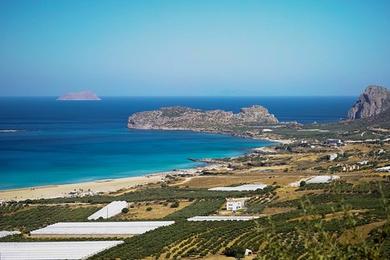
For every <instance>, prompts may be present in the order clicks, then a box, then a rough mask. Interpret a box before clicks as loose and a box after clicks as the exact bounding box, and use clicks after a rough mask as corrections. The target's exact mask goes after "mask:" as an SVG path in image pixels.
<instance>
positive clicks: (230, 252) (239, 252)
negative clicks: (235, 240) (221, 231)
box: [223, 246, 245, 259]
mask: <svg viewBox="0 0 390 260" xmlns="http://www.w3.org/2000/svg"><path fill="white" fill-rule="evenodd" d="M223 254H224V255H226V256H231V257H235V258H238V259H240V258H243V257H244V256H245V248H243V247H239V246H233V247H228V248H226V249H225V251H223Z"/></svg>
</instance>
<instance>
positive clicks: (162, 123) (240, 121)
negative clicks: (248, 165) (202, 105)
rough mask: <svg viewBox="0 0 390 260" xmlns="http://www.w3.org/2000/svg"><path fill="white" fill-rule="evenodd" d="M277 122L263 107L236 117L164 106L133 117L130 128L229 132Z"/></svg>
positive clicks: (247, 110)
mask: <svg viewBox="0 0 390 260" xmlns="http://www.w3.org/2000/svg"><path fill="white" fill-rule="evenodd" d="M277 123H278V120H277V119H276V117H275V116H274V115H273V114H270V113H269V112H268V110H267V109H266V108H264V107H262V106H252V107H249V108H242V109H241V111H240V112H239V113H236V114H235V113H233V112H227V111H223V110H210V111H203V110H200V109H193V108H188V107H165V108H161V109H159V110H154V111H146V112H139V113H135V114H133V115H131V116H130V117H129V121H128V127H129V128H136V129H172V130H195V131H220V132H226V131H227V130H229V129H232V128H237V127H240V126H246V127H248V126H259V125H269V124H277Z"/></svg>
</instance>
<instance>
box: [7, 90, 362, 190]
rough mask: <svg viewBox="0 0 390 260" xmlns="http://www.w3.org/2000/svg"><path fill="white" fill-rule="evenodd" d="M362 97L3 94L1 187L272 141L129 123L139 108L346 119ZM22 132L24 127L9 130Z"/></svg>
mask: <svg viewBox="0 0 390 260" xmlns="http://www.w3.org/2000/svg"><path fill="white" fill-rule="evenodd" d="M354 100H355V97H235V98H233V97H219V98H218V97H196V98H188V97H174V98H168V97H166V98H155V97H121V98H112V97H111V98H108V97H107V98H104V97H103V100H102V101H97V102H96V101H68V102H66V101H65V102H64V101H56V100H55V97H42V98H38V97H35V98H30V97H29V98H27V97H26V98H14V97H7V98H6V97H1V98H0V189H11V188H21V187H29V186H41V185H50V184H60V183H72V182H79V181H90V180H98V179H110V178H119V177H129V176H140V175H144V174H146V173H150V172H158V171H165V170H172V169H175V168H186V167H191V166H194V165H195V163H193V162H191V161H189V160H188V158H210V157H221V158H222V157H226V156H235V155H239V154H242V153H245V152H247V151H248V150H249V149H251V148H254V147H260V146H265V145H269V144H270V143H269V142H264V141H256V140H249V139H242V138H236V137H230V136H223V135H215V134H204V133H192V132H181V131H141V130H129V129H127V128H126V124H127V118H128V116H129V115H130V114H132V113H134V112H138V111H144V110H151V109H157V108H160V107H162V106H173V105H182V106H190V107H194V108H201V109H223V110H230V111H234V112H238V111H239V109H240V108H241V107H245V106H250V105H254V104H261V105H263V106H265V107H267V108H268V109H269V111H270V112H271V113H273V114H275V115H276V117H277V118H278V119H279V120H280V121H298V122H301V123H312V122H314V121H317V122H329V121H336V120H340V119H342V118H344V117H345V115H346V111H347V110H348V108H349V107H350V106H351V105H352V104H353V102H354ZM8 130H17V131H11V132H10V131H8Z"/></svg>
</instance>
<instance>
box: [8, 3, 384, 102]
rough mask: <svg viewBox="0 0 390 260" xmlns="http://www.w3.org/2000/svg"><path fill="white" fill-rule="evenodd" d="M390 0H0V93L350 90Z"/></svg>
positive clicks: (373, 79) (370, 73)
mask: <svg viewBox="0 0 390 260" xmlns="http://www.w3.org/2000/svg"><path fill="white" fill-rule="evenodd" d="M389 2H390V1H358V0H354V1H346V0H345V1H342V0H338V1H300V0H296V1H278V0H273V1H245V0H241V1H240V0H237V1H222V0H221V1H212V0H193V1H185V0H181V1H169V0H166V1H152V0H148V1H143V0H139V1H137V0H131V1H115V0H112V1H103V0H101V1H98V0H96V1H87V0H78V1H72V0H67V1H61V0H56V1H40V0H31V1H18V0H9V1H7V0H2V1H0V95H1V96H13V95H16V96H18V95H22V96H29V95H38V96H42V95H43V96H52V95H53V96H56V95H61V94H63V93H65V92H70V91H78V90H84V89H87V90H92V91H94V92H96V93H97V94H98V95H102V96H160V95H163V96H233V95H240V96H252V95H254V96H291V95H292V96H296V95H298V96H304V95H317V96H318V95H358V94H359V93H360V92H361V90H362V89H363V88H364V87H365V86H367V85H368V84H379V85H385V86H388V87H389V86H390V33H389V31H390V29H389V28H390V4H389Z"/></svg>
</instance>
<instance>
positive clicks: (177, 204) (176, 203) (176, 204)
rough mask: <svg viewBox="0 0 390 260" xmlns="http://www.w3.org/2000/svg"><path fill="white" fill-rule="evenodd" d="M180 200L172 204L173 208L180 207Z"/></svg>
mask: <svg viewBox="0 0 390 260" xmlns="http://www.w3.org/2000/svg"><path fill="white" fill-rule="evenodd" d="M179 205H180V204H179V202H178V201H175V202H173V203H172V204H171V208H178V207H179Z"/></svg>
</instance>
